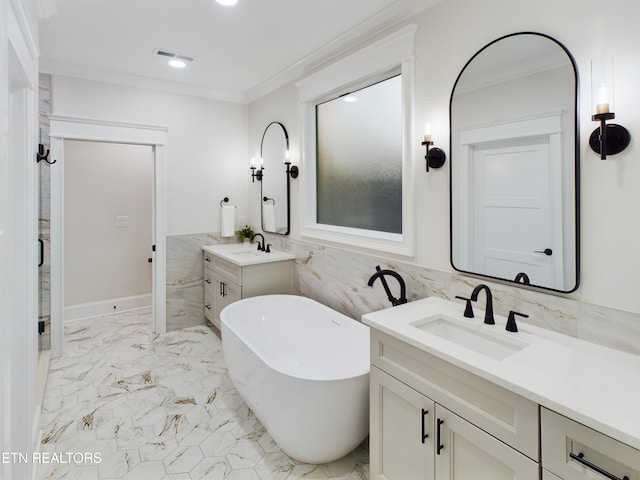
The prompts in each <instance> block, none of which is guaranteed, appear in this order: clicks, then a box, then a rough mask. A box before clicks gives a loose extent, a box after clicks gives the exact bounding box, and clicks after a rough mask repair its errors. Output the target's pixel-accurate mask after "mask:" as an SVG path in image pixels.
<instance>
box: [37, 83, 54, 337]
mask: <svg viewBox="0 0 640 480" xmlns="http://www.w3.org/2000/svg"><path fill="white" fill-rule="evenodd" d="M38 83H39V85H38V113H39V117H38V122H39V130H40V135H39V136H40V142H41V143H42V144H43V145H44V148H45V151H46V150H48V149H49V144H50V141H49V114H51V75H45V74H40V75H39V78H38ZM50 172H51V165H49V164H47V163H46V162H40V163H39V164H38V175H39V194H38V197H39V203H38V210H39V212H38V237H39V239H40V240H42V242H43V257H44V258H43V262H44V263H43V265H42V266H41V267H40V268H39V269H38V276H39V286H38V297H39V314H38V317H39V320H42V321H44V322H45V332H44V333H43V334H42V335H40V336H39V337H38V344H39V346H38V349H39V350H49V349H50V348H51V331H50V319H51V285H50V277H51V274H50V269H49V265H50V262H49V259H50V247H49V238H50V219H51V173H50Z"/></svg>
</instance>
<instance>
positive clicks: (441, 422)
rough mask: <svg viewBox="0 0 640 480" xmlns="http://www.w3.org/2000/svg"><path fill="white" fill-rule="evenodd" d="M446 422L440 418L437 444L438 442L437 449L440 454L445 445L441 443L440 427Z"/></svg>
mask: <svg viewBox="0 0 640 480" xmlns="http://www.w3.org/2000/svg"><path fill="white" fill-rule="evenodd" d="M443 423H444V420H440V419H438V430H437V432H436V444H437V450H436V453H437V454H438V455H440V450H442V449H443V448H444V445H442V444H441V443H440V427H441V426H442V424H443Z"/></svg>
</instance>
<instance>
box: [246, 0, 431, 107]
mask: <svg viewBox="0 0 640 480" xmlns="http://www.w3.org/2000/svg"><path fill="white" fill-rule="evenodd" d="M442 1H444V0H430V1H424V0H418V1H416V0H399V1H397V2H394V3H392V4H391V5H389V6H388V7H386V8H384V9H383V10H381V11H380V12H378V13H376V14H374V15H372V16H371V17H369V18H368V19H366V20H365V21H363V22H362V23H360V24H359V25H357V26H356V27H354V28H352V29H351V30H349V31H348V32H346V33H344V34H342V35H340V36H339V37H337V38H336V39H334V40H332V41H331V42H328V43H327V44H325V45H324V46H322V47H321V48H319V49H317V50H316V51H314V52H312V53H311V54H309V55H307V56H306V57H304V58H302V59H300V60H299V61H298V62H296V63H294V64H293V65H291V66H290V67H288V68H286V69H285V70H283V71H282V72H280V73H278V74H277V75H275V76H273V77H271V78H270V79H268V80H266V81H265V82H262V83H260V84H258V85H256V86H255V87H253V88H251V89H249V90H248V91H247V92H246V93H245V97H246V101H247V103H251V102H253V101H256V100H258V99H259V98H261V97H263V96H265V95H268V94H269V93H272V92H274V91H275V90H277V89H278V88H280V87H283V86H284V85H287V84H289V83H293V82H295V81H297V80H300V79H301V78H302V77H303V76H304V75H306V74H309V73H311V72H312V71H314V70H317V69H319V68H321V67H323V66H326V65H327V64H328V63H330V62H331V61H332V60H335V59H336V58H337V57H339V56H340V55H341V54H343V53H345V52H346V51H348V50H350V49H352V48H354V47H357V46H358V45H362V44H363V43H365V42H367V41H369V40H372V39H373V38H375V37H376V36H378V35H379V34H380V33H381V32H382V31H384V30H385V29H389V28H392V27H393V26H395V25H398V24H399V23H401V22H403V21H405V20H407V19H408V18H410V17H412V16H414V15H417V14H418V13H420V12H422V11H424V10H427V9H428V8H430V7H432V6H434V5H436V4H437V3H440V2H442Z"/></svg>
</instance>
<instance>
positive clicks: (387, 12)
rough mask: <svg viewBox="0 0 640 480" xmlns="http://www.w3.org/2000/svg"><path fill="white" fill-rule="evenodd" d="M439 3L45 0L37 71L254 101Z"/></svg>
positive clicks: (426, 0) (379, 0) (399, 0)
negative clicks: (182, 58) (176, 63)
mask: <svg viewBox="0 0 640 480" xmlns="http://www.w3.org/2000/svg"><path fill="white" fill-rule="evenodd" d="M439 1H441V0H238V4H237V5H235V6H233V7H225V6H222V5H219V4H218V3H216V1H215V0H41V8H40V10H41V11H40V15H41V20H40V25H39V33H40V53H41V58H40V70H41V72H42V73H50V74H59V75H68V76H73V77H79V78H85V79H90V80H101V81H107V82H114V83H120V84H125V85H134V86H140V87H144V88H154V89H159V90H165V91H172V92H177V93H186V94H192V95H198V96H203V97H207V98H215V99H221V100H229V101H237V102H250V101H253V100H255V99H257V98H259V97H260V96H262V95H264V94H266V93H269V92H270V91H272V90H274V89H275V88H278V87H279V86H281V85H284V84H285V83H288V82H290V81H293V80H296V79H298V78H300V77H301V76H303V75H304V74H305V72H307V71H309V70H310V69H311V68H313V67H317V66H319V65H321V64H322V63H323V62H326V61H328V60H330V59H331V58H333V57H334V56H335V55H336V54H337V53H338V52H339V51H340V50H341V49H344V48H345V47H347V46H348V45H353V44H354V43H357V42H360V41H363V40H366V39H367V38H370V37H371V36H373V35H374V34H375V33H376V32H379V31H381V30H382V29H384V28H387V27H390V26H393V25H395V24H397V23H399V22H401V21H402V20H404V19H406V18H408V17H409V16H411V15H414V14H416V13H418V12H420V11H422V10H425V9H426V8H428V7H430V6H432V5H433V4H435V3H438V2H439ZM45 9H46V10H45ZM155 49H160V50H165V51H169V52H173V53H177V54H180V55H186V56H190V57H194V61H193V62H190V63H188V64H187V66H186V68H183V69H174V68H171V67H169V66H168V58H167V57H163V56H159V55H157V54H154V50H155Z"/></svg>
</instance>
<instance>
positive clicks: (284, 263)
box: [202, 243, 295, 329]
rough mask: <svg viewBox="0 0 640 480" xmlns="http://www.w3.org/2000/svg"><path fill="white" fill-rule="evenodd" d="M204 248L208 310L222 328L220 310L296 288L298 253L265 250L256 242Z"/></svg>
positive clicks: (205, 292) (206, 306) (214, 323)
mask: <svg viewBox="0 0 640 480" xmlns="http://www.w3.org/2000/svg"><path fill="white" fill-rule="evenodd" d="M202 250H203V251H204V314H205V317H206V318H207V319H208V320H209V321H211V323H213V325H215V326H216V328H218V329H220V312H221V311H222V309H223V308H224V307H226V306H227V305H229V304H230V303H233V302H235V301H237V300H240V299H243V298H248V297H255V296H257V295H269V294H276V293H285V294H289V293H292V291H293V262H294V260H295V255H292V254H290V253H287V252H282V251H280V250H271V251H270V252H262V251H258V250H257V249H256V244H248V245H246V244H237V243H230V244H221V245H206V246H203V247H202Z"/></svg>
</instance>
